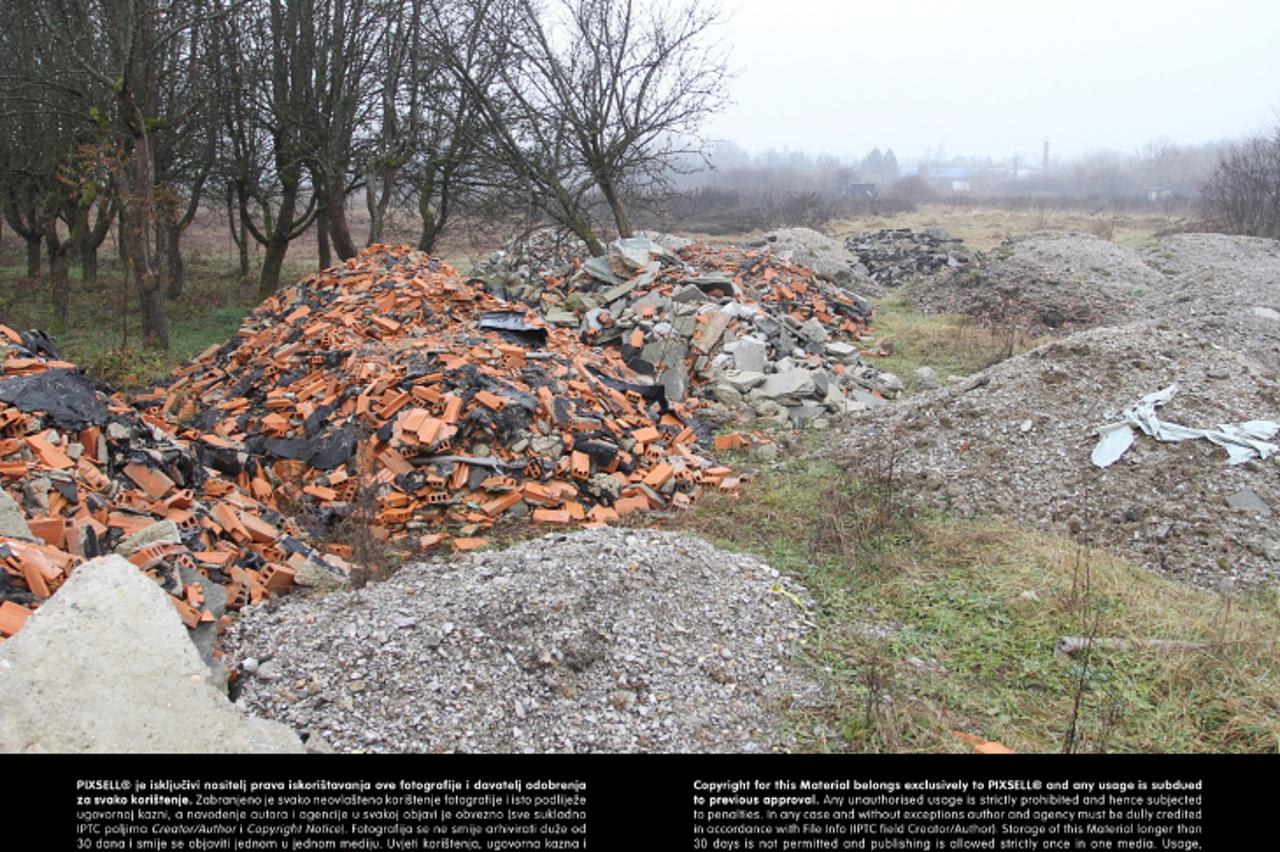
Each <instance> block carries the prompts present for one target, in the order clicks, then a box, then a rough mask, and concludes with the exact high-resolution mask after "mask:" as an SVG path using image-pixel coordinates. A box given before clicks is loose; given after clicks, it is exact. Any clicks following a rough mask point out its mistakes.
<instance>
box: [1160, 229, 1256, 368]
mask: <svg viewBox="0 0 1280 852" xmlns="http://www.w3.org/2000/svg"><path fill="white" fill-rule="evenodd" d="M1145 257H1146V260H1147V262H1148V264H1150V265H1151V266H1152V267H1154V268H1156V269H1159V270H1160V271H1162V272H1163V273H1164V274H1165V275H1166V276H1167V277H1168V283H1166V284H1165V286H1164V287H1163V288H1161V290H1159V291H1152V292H1150V293H1148V294H1147V295H1146V297H1145V298H1143V299H1141V300H1140V302H1141V305H1142V307H1143V309H1144V312H1145V313H1148V314H1149V315H1154V316H1158V317H1161V318H1163V319H1165V320H1168V321H1170V322H1176V323H1178V324H1179V325H1180V326H1181V327H1183V328H1187V329H1189V330H1192V331H1194V332H1195V333H1196V334H1199V335H1201V336H1202V337H1204V338H1206V339H1208V340H1211V341H1214V342H1216V343H1219V344H1221V345H1223V346H1228V347H1230V348H1232V349H1235V350H1237V351H1239V352H1244V353H1246V354H1248V355H1251V356H1253V357H1254V358H1257V359H1258V360H1260V361H1262V362H1263V363H1264V364H1266V365H1267V366H1269V367H1271V368H1272V369H1273V370H1280V241H1277V240H1268V239H1262V238H1260V237H1236V236H1230V235H1227V234H1175V235H1173V236H1169V237H1165V238H1163V239H1161V240H1160V242H1159V245H1158V246H1157V247H1155V248H1152V249H1149V250H1147V251H1146V252H1145Z"/></svg>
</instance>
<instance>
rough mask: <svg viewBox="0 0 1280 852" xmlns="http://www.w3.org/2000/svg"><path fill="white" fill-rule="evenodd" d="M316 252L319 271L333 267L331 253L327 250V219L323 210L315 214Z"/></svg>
mask: <svg viewBox="0 0 1280 852" xmlns="http://www.w3.org/2000/svg"><path fill="white" fill-rule="evenodd" d="M316 251H317V253H318V256H319V260H320V268H321V269H328V268H329V267H330V266H333V252H332V251H331V250H330V249H329V217H328V215H326V211H325V210H324V209H323V208H322V209H321V210H320V212H319V213H318V214H316Z"/></svg>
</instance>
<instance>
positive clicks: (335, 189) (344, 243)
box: [323, 178, 359, 260]
mask: <svg viewBox="0 0 1280 852" xmlns="http://www.w3.org/2000/svg"><path fill="white" fill-rule="evenodd" d="M324 191H325V192H324V199H323V203H324V211H325V216H326V218H328V220H329V229H328V230H329V237H330V238H331V239H332V240H333V250H334V251H335V252H336V253H337V255H338V257H339V258H341V259H342V260H346V259H347V258H349V257H355V256H356V254H358V253H359V249H357V248H356V244H355V240H353V239H351V228H350V226H348V225H347V198H346V195H345V194H344V193H343V191H342V181H341V179H340V178H339V179H338V180H337V181H336V183H335V181H333V180H326V181H325V182H324Z"/></svg>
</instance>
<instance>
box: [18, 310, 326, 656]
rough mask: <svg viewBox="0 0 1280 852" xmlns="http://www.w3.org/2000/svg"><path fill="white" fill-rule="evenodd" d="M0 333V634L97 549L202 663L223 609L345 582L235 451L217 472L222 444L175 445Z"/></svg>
mask: <svg viewBox="0 0 1280 852" xmlns="http://www.w3.org/2000/svg"><path fill="white" fill-rule="evenodd" d="M0 334H3V337H4V339H5V343H4V346H3V349H4V354H5V360H4V364H3V367H4V376H3V378H0V432H3V436H4V437H3V440H0V476H3V486H4V487H3V488H0V565H2V566H3V569H4V570H3V571H0V600H3V603H0V637H8V636H12V635H13V634H14V633H16V632H17V631H18V630H19V629H20V628H21V627H22V625H23V624H24V623H25V622H26V620H27V619H28V618H29V617H30V615H31V614H32V610H33V608H35V607H38V606H39V605H40V604H41V603H42V602H44V601H45V600H47V599H48V598H49V597H50V596H51V595H52V594H53V593H54V592H56V591H57V590H58V588H59V587H60V586H61V585H62V584H63V583H64V582H65V581H66V580H67V578H68V577H69V576H70V575H71V572H72V571H73V570H74V569H75V568H76V566H77V565H79V564H81V563H82V562H84V561H85V560H88V559H92V558H94V557H96V556H99V555H104V554H110V553H114V554H117V555H119V556H122V557H125V558H127V559H128V560H129V561H130V562H131V563H133V564H134V565H135V566H137V567H138V568H139V569H140V570H142V571H143V572H145V573H147V574H149V575H150V576H151V577H152V578H153V579H155V580H156V581H157V582H158V583H159V584H160V586H161V588H163V589H164V590H165V591H166V592H168V593H169V595H170V600H171V602H172V604H173V606H174V608H175V609H177V611H178V614H179V615H180V616H181V617H182V620H183V622H184V623H185V624H186V625H187V627H188V628H190V629H191V630H192V632H193V638H194V639H195V641H196V644H197V646H198V647H199V648H200V649H201V651H202V652H203V653H204V654H205V657H206V660H208V661H211V660H212V659H213V654H214V644H215V638H216V634H217V633H219V632H221V631H222V630H225V628H226V625H227V623H228V621H229V616H227V614H226V613H227V612H228V611H234V610H237V609H239V608H240V607H242V606H245V605H247V604H250V603H256V602H258V601H260V600H262V599H263V598H265V597H267V596H268V595H270V594H271V593H272V592H276V591H283V590H285V589H287V588H288V587H289V586H291V585H292V584H294V583H295V582H296V583H299V584H304V585H312V586H329V585H335V584H342V583H345V582H346V578H347V566H346V564H345V563H344V562H343V560H342V559H341V558H339V557H336V556H332V555H326V554H321V553H319V552H317V551H316V550H315V549H314V548H313V547H311V546H310V545H308V544H307V543H306V542H305V541H304V538H303V536H302V531H301V530H300V529H299V528H298V527H297V525H296V524H294V523H293V522H292V521H291V520H289V519H288V518H286V517H284V516H283V515H281V514H280V512H279V511H278V508H279V507H278V506H277V505H276V503H275V501H274V499H273V497H272V491H271V488H270V486H268V485H266V483H265V481H264V480H263V478H262V475H263V474H262V469H261V467H260V466H258V465H257V464H256V463H254V462H253V461H251V460H250V459H249V457H248V456H242V457H241V458H240V459H239V462H238V470H237V471H236V472H235V474H234V475H226V474H225V472H223V471H220V470H219V468H225V467H226V466H225V464H223V457H224V454H226V452H227V451H226V450H225V448H223V447H217V446H213V445H209V444H203V443H199V442H195V443H193V442H191V441H185V440H180V439H179V438H178V437H176V435H175V431H176V430H175V428H174V426H173V425H172V424H170V423H169V422H167V421H166V420H164V419H161V418H160V417H157V416H154V415H150V414H140V413H139V412H138V411H136V410H135V409H133V408H131V407H130V406H129V405H127V404H126V403H125V402H124V401H123V400H122V399H121V398H120V397H118V396H114V395H111V394H110V393H109V391H108V390H107V389H106V388H104V387H101V386H99V385H97V384H95V383H94V382H93V381H91V380H90V379H88V378H86V377H84V376H83V375H82V374H80V373H78V372H76V370H75V365H74V364H70V363H67V362H64V361H61V360H58V357H57V353H56V352H54V351H53V350H52V348H51V347H50V346H49V344H48V341H47V340H36V339H34V338H33V337H32V336H31V335H29V334H28V335H19V334H17V333H16V332H14V331H13V330H12V329H9V328H8V327H5V326H0Z"/></svg>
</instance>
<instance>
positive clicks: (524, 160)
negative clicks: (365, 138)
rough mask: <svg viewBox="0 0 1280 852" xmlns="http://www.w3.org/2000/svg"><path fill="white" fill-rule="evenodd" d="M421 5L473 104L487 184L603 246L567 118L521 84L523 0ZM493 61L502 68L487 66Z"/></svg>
mask: <svg viewBox="0 0 1280 852" xmlns="http://www.w3.org/2000/svg"><path fill="white" fill-rule="evenodd" d="M423 6H424V9H425V11H426V12H427V15H426V21H427V22H428V26H429V27H430V30H429V35H428V37H429V38H430V40H431V43H432V45H433V46H434V48H435V50H436V51H438V56H439V59H440V62H441V66H442V67H443V68H444V69H446V70H447V72H448V73H449V75H450V77H451V78H452V80H453V82H454V84H455V85H456V86H458V87H459V88H460V89H461V90H462V92H463V93H464V95H465V96H466V97H467V98H469V99H470V101H471V103H472V104H474V108H475V111H476V114H477V117H478V121H477V122H476V124H477V131H478V132H477V133H476V134H475V135H474V137H473V139H474V142H475V145H476V149H477V151H478V153H479V155H480V156H481V157H482V158H483V159H484V160H485V161H486V163H487V173H486V175H485V178H484V190H485V191H486V192H487V193H490V194H493V195H499V196H502V197H505V198H507V199H510V201H511V203H513V204H523V205H526V206H532V207H535V208H537V209H538V210H540V211H541V212H542V213H544V214H545V215H547V216H548V217H549V218H551V219H552V220H553V221H555V222H557V223H558V224H559V225H561V226H562V227H564V228H566V229H568V230H569V231H572V232H573V233H574V234H576V235H577V236H578V237H579V238H580V239H582V241H583V242H584V243H585V244H586V245H587V246H588V248H589V249H590V250H591V251H592V252H595V253H600V252H603V250H604V248H603V245H602V244H601V242H600V239H599V238H598V237H597V236H596V233H595V228H594V225H593V223H592V221H591V217H590V214H589V212H588V211H587V209H586V204H585V203H584V201H585V199H586V197H587V194H588V193H589V192H590V190H591V189H592V187H593V185H594V184H593V181H592V179H591V176H590V175H589V174H587V173H586V172H585V171H584V170H583V169H582V168H581V167H580V165H578V164H577V162H576V160H575V159H574V157H573V151H572V147H571V145H570V143H569V139H568V126H567V123H566V122H565V120H564V117H563V116H562V115H559V114H558V113H557V112H555V111H553V110H547V109H544V108H539V107H538V106H537V105H535V104H534V102H533V101H532V100H531V99H530V98H529V97H528V96H527V95H525V94H524V92H523V89H524V88H525V87H526V86H527V85H528V82H527V78H528V75H529V70H528V69H525V68H523V67H521V66H520V65H519V60H518V56H517V55H516V53H515V45H516V44H517V43H519V42H521V41H524V40H527V39H528V38H530V37H531V36H530V34H529V33H528V32H526V31H525V29H524V27H525V25H526V24H527V17H526V16H524V14H523V7H522V4H521V2H520V0H458V2H445V0H423ZM479 57H488V58H490V59H492V60H493V63H494V64H491V63H489V62H482V61H480V59H479ZM495 64H496V65H497V67H498V68H499V69H500V70H499V72H498V73H494V74H489V73H486V72H487V71H488V70H489V69H490V68H493V67H494V65H495Z"/></svg>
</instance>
